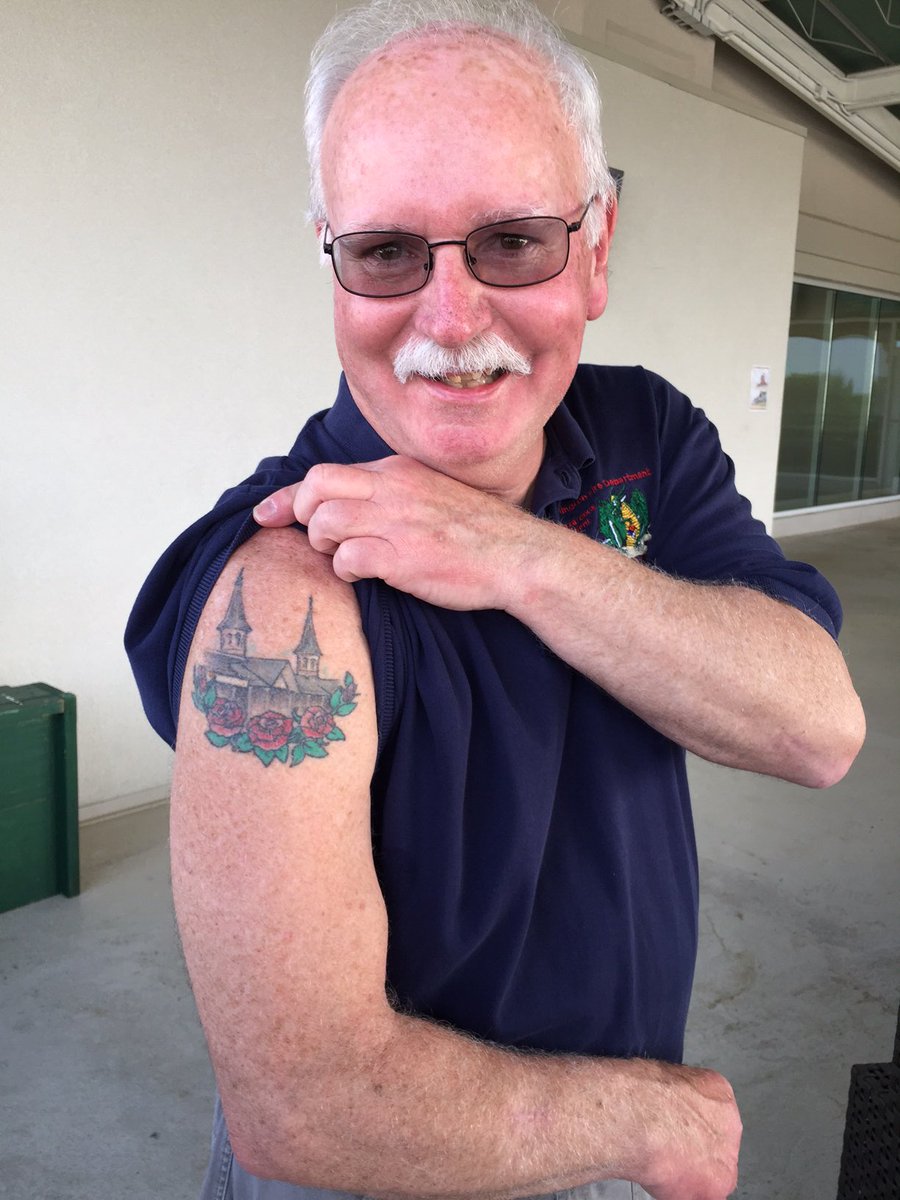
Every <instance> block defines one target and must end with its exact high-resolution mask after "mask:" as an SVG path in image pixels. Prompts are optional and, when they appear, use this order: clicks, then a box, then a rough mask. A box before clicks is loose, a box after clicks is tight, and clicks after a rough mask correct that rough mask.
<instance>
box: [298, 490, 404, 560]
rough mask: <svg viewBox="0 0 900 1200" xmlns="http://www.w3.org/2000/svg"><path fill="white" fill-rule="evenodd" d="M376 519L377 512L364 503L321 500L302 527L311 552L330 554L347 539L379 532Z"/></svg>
mask: <svg viewBox="0 0 900 1200" xmlns="http://www.w3.org/2000/svg"><path fill="white" fill-rule="evenodd" d="M380 518H381V511H380V509H379V508H378V506H377V505H375V504H371V503H370V502H369V501H368V500H324V501H322V502H321V503H319V504H318V505H317V507H316V508H315V509H314V510H313V511H312V513H311V515H310V516H309V517H308V518H307V520H306V521H305V522H303V523H304V524H305V525H306V533H307V537H308V538H309V544H310V545H311V546H312V548H313V549H314V550H320V551H321V552H322V553H323V554H334V553H335V551H336V550H337V548H338V546H340V545H341V543H342V542H346V541H347V540H348V539H350V538H364V537H367V536H370V535H376V534H378V533H380V532H383V530H382V529H381V524H382V522H381V519H380ZM298 519H299V518H298Z"/></svg>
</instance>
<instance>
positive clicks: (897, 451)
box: [861, 300, 900, 500]
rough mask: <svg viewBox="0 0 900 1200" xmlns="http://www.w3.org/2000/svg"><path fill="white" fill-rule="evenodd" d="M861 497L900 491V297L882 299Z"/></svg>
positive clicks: (891, 494) (866, 498) (876, 336)
mask: <svg viewBox="0 0 900 1200" xmlns="http://www.w3.org/2000/svg"><path fill="white" fill-rule="evenodd" d="M862 476H863V477H862V491H861V497H862V499H863V500H869V499H871V498H873V497H875V496H895V495H897V494H898V493H900V300H882V301H881V311H880V313H879V316H878V331H877V333H876V335H875V368H874V371H873V375H872V403H871V404H870V406H869V425H868V429H867V430H866V450H865V454H864V456H863V469H862Z"/></svg>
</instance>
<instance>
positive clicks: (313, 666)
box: [294, 596, 322, 675]
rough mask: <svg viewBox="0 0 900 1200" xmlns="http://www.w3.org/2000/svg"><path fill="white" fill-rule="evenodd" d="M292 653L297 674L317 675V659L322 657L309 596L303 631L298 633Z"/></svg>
mask: <svg viewBox="0 0 900 1200" xmlns="http://www.w3.org/2000/svg"><path fill="white" fill-rule="evenodd" d="M294 655H295V658H296V663H297V668H296V669H297V674H298V675H318V674H319V659H320V658H321V657H322V651H321V650H320V649H319V641H318V638H317V637H316V628H315V626H314V625H313V600H312V596H310V598H309V606H308V608H307V610H306V620H305V621H304V623H303V633H302V634H301V635H300V641H299V642H298V643H297V645H296V646H295V647H294Z"/></svg>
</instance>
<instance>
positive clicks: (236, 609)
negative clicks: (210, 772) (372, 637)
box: [191, 568, 357, 767]
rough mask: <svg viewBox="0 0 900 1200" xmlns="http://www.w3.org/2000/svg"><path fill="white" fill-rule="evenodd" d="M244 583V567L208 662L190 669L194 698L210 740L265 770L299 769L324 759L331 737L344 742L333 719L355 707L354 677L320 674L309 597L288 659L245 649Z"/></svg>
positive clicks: (206, 654)
mask: <svg viewBox="0 0 900 1200" xmlns="http://www.w3.org/2000/svg"><path fill="white" fill-rule="evenodd" d="M243 586H244V571H243V568H242V569H241V571H240V573H239V574H238V577H237V579H236V580H235V583H234V588H233V590H232V593H231V599H230V601H229V603H228V611H227V612H226V614H225V616H224V617H223V618H222V620H221V621H220V622H219V625H218V627H217V628H218V631H219V648H218V649H217V650H207V651H206V652H205V655H204V658H205V663H203V664H201V663H198V664H197V665H196V666H195V667H194V690H193V692H192V693H191V698H192V699H193V701H194V705H195V707H196V708H198V709H199V710H200V711H201V712H202V713H204V714H205V716H206V720H207V724H208V726H209V728H208V729H207V731H206V737H207V740H208V741H209V743H210V744H211V745H213V746H216V747H217V748H218V749H220V750H221V749H223V748H224V747H225V746H230V747H231V749H232V750H235V751H238V752H239V753H241V754H255V755H256V757H257V758H258V759H259V761H260V762H261V763H262V764H263V766H266V767H268V766H269V764H270V763H272V762H274V761H275V760H276V759H277V760H278V761H279V762H282V763H289V764H290V765H291V766H292V767H296V766H297V764H298V763H301V762H303V760H304V759H305V758H325V757H327V755H328V745H329V743H330V742H343V741H344V740H345V738H344V733H343V731H342V730H341V729H340V727H339V726H338V723H337V718H338V717H347V716H349V715H350V713H352V712H353V710H354V708H356V697H357V688H356V682H355V680H354V678H353V676H352V675H351V674H350V672H349V671H347V672H346V674H345V675H344V678H343V681H341V680H339V679H326V678H325V677H324V676H323V675H321V674H320V671H319V667H320V662H321V657H322V652H321V650H320V649H319V643H318V640H317V638H316V630H315V626H314V625H313V600H312V596H310V597H309V607H308V608H307V610H306V621H305V623H304V626H303V632H302V633H301V635H300V640H299V642H298V643H297V646H296V648H295V649H294V651H293V661H291V660H290V659H287V658H256V657H255V656H254V655H252V654H249V653H248V647H247V635H248V634H249V633H252V632H253V629H252V627H251V626H250V625H249V624H248V622H247V617H246V615H245V612H244V594H243Z"/></svg>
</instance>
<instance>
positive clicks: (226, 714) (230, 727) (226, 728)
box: [206, 700, 244, 737]
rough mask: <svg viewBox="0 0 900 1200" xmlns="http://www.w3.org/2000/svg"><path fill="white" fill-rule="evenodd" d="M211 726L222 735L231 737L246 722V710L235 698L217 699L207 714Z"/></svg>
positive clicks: (214, 731)
mask: <svg viewBox="0 0 900 1200" xmlns="http://www.w3.org/2000/svg"><path fill="white" fill-rule="evenodd" d="M206 719H207V720H208V721H209V727H210V729H211V730H212V731H213V733H218V734H219V735H220V736H221V737H231V735H232V734H233V733H237V732H238V730H239V729H241V728H242V726H243V724H244V710H243V709H242V708H241V706H240V705H239V704H238V703H237V701H235V700H217V701H216V702H215V704H214V705H213V706H212V708H210V709H209V711H208V712H207V714H206Z"/></svg>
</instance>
